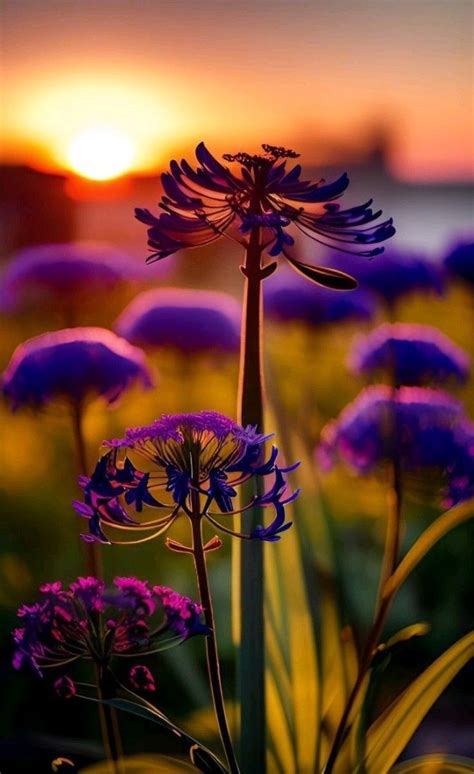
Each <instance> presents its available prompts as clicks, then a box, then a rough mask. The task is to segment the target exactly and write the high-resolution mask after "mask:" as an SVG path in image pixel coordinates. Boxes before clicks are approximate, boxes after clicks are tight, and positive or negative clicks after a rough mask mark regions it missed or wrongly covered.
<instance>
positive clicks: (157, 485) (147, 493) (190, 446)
mask: <svg viewBox="0 0 474 774" xmlns="http://www.w3.org/2000/svg"><path fill="white" fill-rule="evenodd" d="M269 437H270V436H263V435H258V434H257V433H256V432H255V430H254V428H252V427H247V428H243V427H241V426H240V425H238V424H236V423H235V422H233V421H232V420H231V419H229V418H228V417H225V416H223V415H222V414H218V413H216V412H213V411H201V412H198V413H196V414H174V415H163V416H162V417H160V419H157V420H156V421H155V422H153V423H152V424H150V425H147V426H145V427H136V428H131V429H129V430H127V432H126V434H125V437H124V438H121V439H118V440H113V441H106V442H105V446H107V447H108V448H109V451H108V452H107V453H106V454H105V455H104V456H103V457H102V458H101V459H100V460H99V462H98V464H97V466H96V469H95V471H94V473H93V474H92V476H91V477H90V478H86V477H83V478H81V480H80V483H81V486H82V488H83V490H84V502H76V503H75V504H74V507H75V508H76V510H77V511H78V513H79V514H80V515H81V516H83V517H85V518H86V519H87V520H88V524H89V534H88V535H84V536H83V537H84V539H86V540H96V541H100V542H103V543H109V542H110V540H109V538H108V537H107V535H106V534H105V532H104V527H106V526H108V527H114V526H116V527H118V528H120V529H122V530H123V529H129V530H132V531H133V530H139V529H140V530H143V529H145V530H152V531H153V532H154V535H155V536H158V535H159V534H161V533H163V532H165V531H167V530H168V529H169V527H170V526H171V525H172V524H173V522H174V521H175V520H176V519H177V518H178V517H179V516H180V515H181V514H186V515H187V516H189V517H191V516H193V515H194V516H195V515H196V514H195V511H196V498H197V501H198V503H199V508H200V509H201V512H200V516H202V517H204V518H206V519H207V520H208V521H209V522H210V523H211V524H212V525H213V526H215V527H217V528H218V529H220V530H222V531H223V532H226V533H230V534H232V535H237V536H238V537H242V538H256V539H260V540H268V541H275V540H279V538H280V533H282V532H284V531H285V530H286V529H288V528H289V527H290V523H288V522H285V508H284V506H285V505H286V504H287V503H289V502H291V501H292V500H293V499H294V498H295V497H296V496H297V494H298V493H297V492H294V493H293V494H288V493H287V483H286V479H285V476H284V474H285V473H286V472H287V471H289V470H292V469H293V468H294V467H295V466H293V467H291V468H280V467H279V466H278V465H277V462H276V461H277V457H278V450H277V449H276V447H273V448H272V451H271V454H270V456H269V458H268V459H267V460H265V459H264V456H263V454H264V443H265V441H266V440H267V439H268V438H269ZM127 453H133V455H134V456H138V457H140V458H141V460H142V461H143V463H144V465H141V467H144V470H139V469H137V468H136V467H135V465H134V464H133V463H132V461H131V459H130V457H129V456H127ZM267 476H272V477H273V482H272V484H271V486H269V488H268V489H267V491H266V492H265V493H264V494H261V495H256V496H255V497H254V498H253V499H252V500H251V502H250V503H248V504H247V505H246V506H244V507H243V508H242V509H240V510H238V511H235V510H234V506H233V501H234V498H235V497H236V496H237V488H238V487H239V486H240V485H242V484H243V483H244V482H246V481H248V480H249V479H252V478H255V479H265V478H266V477H267ZM157 494H159V497H160V499H157V497H156V496H155V495H157ZM200 498H202V499H203V502H202V503H200ZM256 505H260V506H269V505H271V506H273V508H274V509H275V518H274V520H273V521H272V522H271V524H270V525H269V526H267V527H264V526H263V525H262V526H259V527H257V528H256V529H255V530H254V531H253V532H252V534H251V535H243V534H241V533H236V532H233V530H232V529H230V528H229V527H226V526H224V525H223V524H221V523H220V522H219V521H217V520H216V517H219V516H221V515H226V516H227V515H232V514H234V513H242V512H243V511H246V510H248V509H249V508H252V507H254V506H256ZM126 506H133V508H134V510H135V512H136V513H140V512H141V511H142V510H143V508H144V506H146V507H151V508H157V509H161V510H162V511H163V512H164V514H165V515H164V516H163V517H161V518H159V519H154V520H151V521H147V522H145V523H144V524H143V523H139V522H137V521H136V519H135V518H133V517H132V516H131V515H130V513H129V511H128V510H127V508H126ZM213 507H214V508H215V509H216V510H217V512H214V511H212V510H211V509H212V508H213ZM148 537H150V536H148ZM145 539H148V538H145ZM114 542H117V541H114ZM211 542H212V541H211ZM170 545H171V543H170ZM213 546H214V547H216V546H215V543H214V544H213Z"/></svg>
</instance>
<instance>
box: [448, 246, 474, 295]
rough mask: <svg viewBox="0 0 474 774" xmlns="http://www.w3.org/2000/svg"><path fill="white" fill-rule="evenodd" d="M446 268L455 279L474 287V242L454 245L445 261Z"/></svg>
mask: <svg viewBox="0 0 474 774" xmlns="http://www.w3.org/2000/svg"><path fill="white" fill-rule="evenodd" d="M443 263H444V266H445V268H446V270H447V271H448V274H450V275H451V276H452V277H453V278H455V279H459V280H461V281H462V282H465V283H466V284H467V285H468V286H470V287H471V288H472V287H474V240H473V239H471V240H469V241H468V240H466V241H464V242H459V243H458V244H457V245H454V246H453V247H452V248H451V249H450V250H449V252H448V254H447V255H446V257H445V259H444V262H443Z"/></svg>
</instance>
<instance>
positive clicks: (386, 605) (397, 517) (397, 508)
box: [324, 388, 402, 774]
mask: <svg viewBox="0 0 474 774" xmlns="http://www.w3.org/2000/svg"><path fill="white" fill-rule="evenodd" d="M395 389H396V388H394V391H395ZM395 397H396V395H395ZM392 474H393V478H392V488H391V491H390V492H389V498H388V505H389V507H388V516H387V531H386V538H385V547H384V556H383V560H382V570H381V575H380V584H379V592H378V599H377V605H376V611H375V617H374V623H373V625H372V629H371V630H370V632H369V636H368V639H367V643H366V646H365V648H364V651H363V653H362V656H361V660H360V666H359V670H358V674H357V679H356V681H355V683H354V687H353V688H352V691H351V693H350V696H349V698H348V700H347V704H346V706H345V708H344V712H343V714H342V717H341V720H340V721H339V725H338V728H337V731H336V734H335V737H334V741H333V744H332V748H331V752H330V754H329V757H328V760H327V763H326V766H325V769H324V774H331V772H332V770H333V767H334V764H335V762H336V759H337V755H338V753H339V750H340V748H341V746H342V744H343V742H344V739H345V734H346V728H347V724H348V721H349V719H350V714H351V711H352V708H353V706H354V703H355V701H356V699H357V697H358V695H359V692H360V689H361V687H362V685H363V683H364V679H365V677H366V675H367V672H368V671H369V669H370V666H371V663H372V657H373V654H374V651H375V649H376V648H377V645H378V644H379V642H380V637H381V635H382V631H383V626H384V623H385V620H386V618H387V614H388V611H389V609H390V605H391V602H392V595H390V596H384V595H383V589H384V586H385V584H386V582H387V580H388V578H389V577H390V576H391V575H393V573H394V571H395V569H396V566H397V561H398V551H399V545H400V527H401V513H402V484H401V470H400V460H399V455H398V454H397V450H396V449H395V452H394V454H393V458H392Z"/></svg>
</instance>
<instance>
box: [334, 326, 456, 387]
mask: <svg viewBox="0 0 474 774" xmlns="http://www.w3.org/2000/svg"><path fill="white" fill-rule="evenodd" d="M349 366H350V368H352V370H353V371H355V372H356V373H359V374H367V375H370V376H374V375H378V374H380V372H382V373H386V374H388V375H389V376H390V379H391V381H392V383H394V384H397V385H400V384H405V385H420V386H422V385H427V384H430V383H434V384H435V385H436V384H439V385H441V384H443V383H445V382H449V381H450V380H452V381H457V382H460V383H463V382H465V381H466V380H467V378H468V376H469V356H468V355H467V354H466V353H465V352H464V351H463V350H462V349H460V347H457V346H456V345H455V344H453V342H452V341H451V340H450V339H449V338H448V337H447V336H445V335H444V334H443V333H441V331H439V330H438V329H437V328H432V327H431V326H429V325H415V324H413V323H395V324H394V325H389V324H384V325H380V326H379V327H378V328H376V329H375V330H374V331H372V332H371V333H369V335H368V336H365V337H359V338H358V339H357V340H356V342H355V344H354V346H353V348H352V350H351V352H350V354H349Z"/></svg>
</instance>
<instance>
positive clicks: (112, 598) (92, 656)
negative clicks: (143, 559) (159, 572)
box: [13, 577, 208, 698]
mask: <svg viewBox="0 0 474 774" xmlns="http://www.w3.org/2000/svg"><path fill="white" fill-rule="evenodd" d="M162 588H163V587H161V586H156V587H153V586H150V585H149V584H148V582H147V581H140V580H138V579H137V578H115V580H114V585H113V587H112V588H110V589H107V588H106V586H105V584H104V582H103V581H99V580H97V579H96V578H92V577H88V578H78V579H77V581H75V582H74V583H71V584H70V586H69V587H68V588H63V586H62V584H61V583H60V582H59V581H56V582H54V583H45V584H43V585H42V586H41V587H40V592H41V597H40V599H39V601H38V602H36V603H35V604H34V605H23V606H22V607H20V609H19V610H18V618H19V619H20V625H19V628H17V629H15V631H14V633H13V638H14V642H15V652H14V657H13V665H14V667H15V669H20V668H21V667H22V666H29V667H31V668H33V669H34V671H35V672H36V673H37V674H38V675H39V676H43V672H44V670H45V669H49V668H53V667H54V668H58V669H63V668H64V667H65V666H69V664H71V663H73V662H74V661H79V660H82V659H85V660H87V661H91V662H93V663H95V664H96V665H97V666H98V667H100V668H101V669H102V670H103V669H108V668H109V667H110V665H111V663H112V662H113V661H114V659H116V658H120V657H131V656H136V657H139V656H141V655H145V654H147V655H148V654H151V653H157V652H158V651H160V650H163V649H164V648H167V647H169V646H170V644H175V645H178V644H180V643H181V642H183V641H184V640H186V639H188V638H189V637H191V636H193V635H196V634H208V629H207V627H206V626H205V624H203V623H202V622H201V620H200V617H201V613H202V608H201V607H200V606H199V605H197V604H196V603H195V602H193V601H192V600H191V599H189V597H183V596H182V595H180V594H178V593H177V592H175V591H173V592H172V591H171V589H169V590H168V592H167V595H166V598H167V597H168V596H169V595H170V593H172V594H173V595H174V597H175V602H174V604H173V609H172V612H171V613H170V612H169V610H168V608H169V605H168V603H167V601H166V599H163V597H164V594H163V591H162ZM55 689H56V691H57V693H58V694H59V695H61V696H62V697H63V698H70V697H72V696H74V695H75V692H76V689H75V686H74V683H73V682H72V680H71V679H70V678H69V677H61V678H59V679H58V680H57V681H56V682H55Z"/></svg>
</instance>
